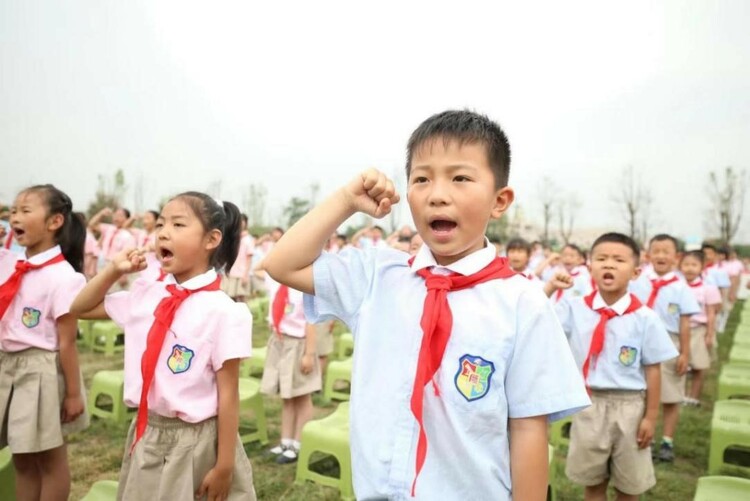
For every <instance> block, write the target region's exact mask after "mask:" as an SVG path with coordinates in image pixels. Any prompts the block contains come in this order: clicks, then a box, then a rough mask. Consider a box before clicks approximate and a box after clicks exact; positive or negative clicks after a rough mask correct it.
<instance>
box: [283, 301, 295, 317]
mask: <svg viewBox="0 0 750 501" xmlns="http://www.w3.org/2000/svg"><path fill="white" fill-rule="evenodd" d="M292 313H294V305H293V304H292V303H287V304H286V306H285V307H284V315H291V314H292Z"/></svg>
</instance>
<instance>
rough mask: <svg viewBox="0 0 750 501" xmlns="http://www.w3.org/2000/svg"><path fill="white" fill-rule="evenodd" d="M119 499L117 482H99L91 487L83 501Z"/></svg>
mask: <svg viewBox="0 0 750 501" xmlns="http://www.w3.org/2000/svg"><path fill="white" fill-rule="evenodd" d="M115 499H117V482H115V481H114V480H99V481H98V482H95V483H94V485H92V486H91V489H89V492H88V493H86V495H85V496H84V497H83V499H81V501H115Z"/></svg>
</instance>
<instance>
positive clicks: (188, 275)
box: [173, 265, 211, 284]
mask: <svg viewBox="0 0 750 501" xmlns="http://www.w3.org/2000/svg"><path fill="white" fill-rule="evenodd" d="M210 269H211V266H209V265H206V266H205V267H201V266H196V267H195V268H192V269H190V270H187V271H184V272H181V273H175V274H174V275H173V276H174V280H175V282H177V283H178V284H183V283H185V282H187V281H188V280H190V279H193V278H195V277H197V276H199V275H203V274H204V273H206V272H208V271H209V270H210Z"/></svg>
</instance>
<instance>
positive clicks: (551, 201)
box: [537, 176, 557, 244]
mask: <svg viewBox="0 0 750 501" xmlns="http://www.w3.org/2000/svg"><path fill="white" fill-rule="evenodd" d="M537 194H538V196H539V201H540V202H541V204H542V243H544V244H549V243H550V224H551V223H552V216H553V214H554V207H555V204H556V202H557V187H556V185H555V182H554V181H553V180H552V178H550V177H549V176H544V177H543V178H542V180H541V181H540V182H539V184H538V185H537Z"/></svg>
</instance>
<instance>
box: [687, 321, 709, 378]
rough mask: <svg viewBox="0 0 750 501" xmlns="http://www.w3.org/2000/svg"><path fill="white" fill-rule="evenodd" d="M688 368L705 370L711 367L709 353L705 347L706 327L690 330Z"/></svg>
mask: <svg viewBox="0 0 750 501" xmlns="http://www.w3.org/2000/svg"><path fill="white" fill-rule="evenodd" d="M690 367H692V368H693V369H696V370H699V371H701V370H705V369H708V368H710V367H711V352H710V351H709V349H708V347H707V346H706V326H705V325H698V326H696V327H692V328H691V329H690Z"/></svg>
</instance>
